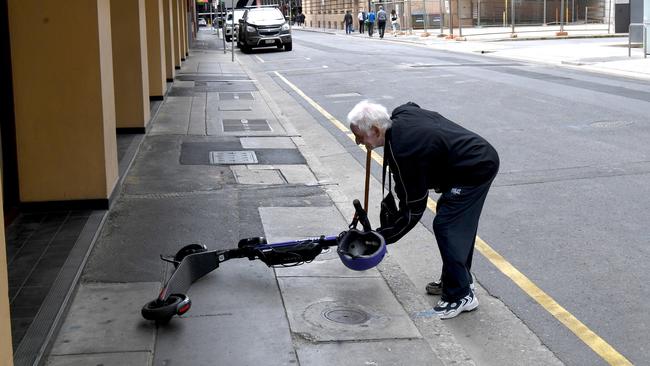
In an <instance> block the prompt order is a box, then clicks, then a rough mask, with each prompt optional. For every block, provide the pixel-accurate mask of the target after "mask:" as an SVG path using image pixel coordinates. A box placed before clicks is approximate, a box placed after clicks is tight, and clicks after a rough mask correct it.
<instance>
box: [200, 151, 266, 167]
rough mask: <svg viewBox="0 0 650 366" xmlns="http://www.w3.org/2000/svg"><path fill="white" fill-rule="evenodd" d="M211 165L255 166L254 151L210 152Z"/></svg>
mask: <svg viewBox="0 0 650 366" xmlns="http://www.w3.org/2000/svg"><path fill="white" fill-rule="evenodd" d="M210 164H212V165H244V164H257V155H255V151H210Z"/></svg>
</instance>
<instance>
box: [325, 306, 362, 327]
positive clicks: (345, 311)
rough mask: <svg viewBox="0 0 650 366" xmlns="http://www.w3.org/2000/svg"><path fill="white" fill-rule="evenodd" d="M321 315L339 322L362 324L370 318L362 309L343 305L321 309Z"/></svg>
mask: <svg viewBox="0 0 650 366" xmlns="http://www.w3.org/2000/svg"><path fill="white" fill-rule="evenodd" d="M323 317H324V318H325V319H327V320H330V321H333V322H335V323H341V324H363V323H365V322H367V321H368V320H369V319H370V316H369V315H368V314H367V313H366V312H365V311H363V310H359V309H351V308H344V307H340V308H334V309H326V310H325V311H323Z"/></svg>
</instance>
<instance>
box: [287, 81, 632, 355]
mask: <svg viewBox="0 0 650 366" xmlns="http://www.w3.org/2000/svg"><path fill="white" fill-rule="evenodd" d="M275 74H276V75H277V76H278V77H279V78H280V79H281V80H282V81H284V82H285V83H286V84H287V85H288V86H289V87H290V88H291V89H293V91H294V92H296V93H297V94H298V95H300V96H301V97H302V98H303V99H304V100H305V101H307V103H309V104H310V105H311V106H312V107H314V108H315V109H316V110H317V111H319V112H320V113H321V114H322V115H323V116H324V117H325V118H327V119H328V120H329V121H330V122H331V123H332V124H334V126H336V127H338V128H339V129H340V130H341V131H343V132H345V133H346V135H347V136H348V137H349V138H350V139H352V141H354V140H355V139H354V134H352V133H351V132H350V130H349V129H348V128H347V127H346V126H345V125H344V124H343V123H341V122H340V121H339V120H338V119H336V118H335V117H334V116H332V115H331V114H330V113H329V112H327V111H326V110H325V109H324V108H323V107H321V106H320V105H318V103H316V102H315V101H314V100H313V99H311V98H310V97H308V96H307V95H306V94H305V93H303V91H302V90H300V89H298V87H297V86H295V85H294V84H293V83H291V82H290V81H289V80H287V79H286V78H285V77H284V76H282V75H280V73H278V72H277V71H275ZM360 147H361V149H362V150H364V151H367V150H366V148H365V146H360ZM371 155H372V158H373V159H374V160H375V161H376V162H377V163H379V164H380V165H382V164H383V158H382V157H381V156H380V155H379V154H377V153H376V152H375V151H373V152H372V153H371ZM427 208H428V209H429V210H431V212H433V213H435V212H436V202H435V201H434V200H432V199H431V198H429V199H428V200H427ZM476 249H477V250H478V251H479V253H481V254H482V255H483V256H484V257H485V258H487V259H488V260H489V261H490V262H491V263H492V264H493V265H494V266H495V267H496V268H497V269H498V270H499V271H501V273H503V274H504V275H506V276H508V277H509V278H510V279H511V280H512V281H513V282H514V283H515V284H516V285H517V286H519V288H521V289H522V290H523V291H524V292H525V293H526V294H527V295H528V296H530V297H531V298H532V299H533V300H535V301H537V303H538V304H540V305H541V306H542V307H543V308H544V309H545V310H546V311H547V312H549V314H551V315H553V317H554V318H555V319H557V320H558V321H560V323H562V324H564V326H566V327H567V328H568V329H569V330H570V331H571V332H573V334H575V335H576V336H577V337H578V338H579V339H580V340H582V341H583V342H584V343H585V344H586V345H587V346H588V347H589V348H591V349H592V350H593V351H594V352H596V354H598V356H600V357H601V358H602V359H603V360H605V361H606V362H607V363H608V364H610V365H617V366H619V365H621V366H622V365H632V363H631V362H630V361H629V360H628V359H627V358H625V356H623V355H622V354H620V353H619V352H618V351H616V350H615V349H614V347H612V346H610V345H609V344H608V343H607V342H605V340H604V339H602V338H600V336H598V334H596V333H594V332H593V331H592V330H591V329H589V327H587V326H586V325H585V324H584V323H583V322H581V321H580V320H578V319H577V318H576V317H575V316H573V315H572V314H571V313H569V312H568V311H567V310H566V309H565V308H563V307H562V306H561V305H560V304H558V303H557V301H555V300H554V299H553V298H552V297H551V296H549V295H548V294H547V293H546V292H544V291H543V290H542V289H541V288H539V287H538V286H537V285H535V284H534V283H533V281H531V280H529V279H528V277H526V276H525V275H524V274H523V273H521V272H520V271H519V270H518V269H517V268H515V267H514V266H513V265H512V264H511V263H510V262H508V261H507V260H506V259H505V258H503V256H501V254H499V253H498V252H497V251H496V250H494V249H492V247H491V246H489V245H488V244H487V243H486V242H485V241H483V239H481V238H480V237H478V236H477V237H476Z"/></svg>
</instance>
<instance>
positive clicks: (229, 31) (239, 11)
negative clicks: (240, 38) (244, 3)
mask: <svg viewBox="0 0 650 366" xmlns="http://www.w3.org/2000/svg"><path fill="white" fill-rule="evenodd" d="M245 11H246V9H235V19H234V24H235V31H234V32H233V31H232V25H233V19H232V12H230V11H229V12H228V14H227V15H226V32H225V36H226V42H230V41H231V40H232V37H233V34H234V37H235V39H237V30H238V29H239V19H241V17H242V16H243V15H244V12H245Z"/></svg>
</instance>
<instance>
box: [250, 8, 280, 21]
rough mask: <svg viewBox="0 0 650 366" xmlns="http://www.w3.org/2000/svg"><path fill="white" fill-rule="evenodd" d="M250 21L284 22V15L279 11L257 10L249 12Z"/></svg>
mask: <svg viewBox="0 0 650 366" xmlns="http://www.w3.org/2000/svg"><path fill="white" fill-rule="evenodd" d="M248 20H250V21H260V20H262V21H263V20H282V21H284V15H282V13H281V12H280V10H278V9H255V10H249V11H248Z"/></svg>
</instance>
